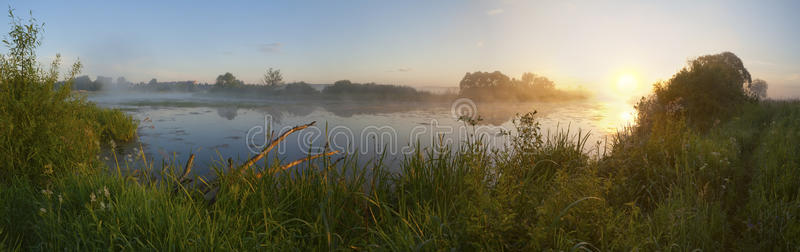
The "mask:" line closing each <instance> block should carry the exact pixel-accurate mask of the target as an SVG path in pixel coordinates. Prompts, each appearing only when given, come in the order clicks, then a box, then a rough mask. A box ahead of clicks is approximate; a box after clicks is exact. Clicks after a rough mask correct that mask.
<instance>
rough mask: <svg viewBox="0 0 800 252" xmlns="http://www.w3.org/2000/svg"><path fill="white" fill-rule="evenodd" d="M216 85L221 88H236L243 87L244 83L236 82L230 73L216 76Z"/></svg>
mask: <svg viewBox="0 0 800 252" xmlns="http://www.w3.org/2000/svg"><path fill="white" fill-rule="evenodd" d="M216 85H217V86H218V87H222V88H236V87H242V86H244V82H242V81H240V80H237V79H236V77H235V76H233V74H231V73H225V74H222V75H220V76H217V83H216Z"/></svg>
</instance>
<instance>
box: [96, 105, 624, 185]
mask: <svg viewBox="0 0 800 252" xmlns="http://www.w3.org/2000/svg"><path fill="white" fill-rule="evenodd" d="M87 97H88V99H89V100H91V101H93V102H96V103H97V104H99V105H100V106H104V107H114V108H120V109H123V110H125V111H126V112H127V113H129V114H130V115H132V116H133V117H134V118H135V119H137V120H139V122H140V124H139V129H138V141H133V142H131V143H126V144H123V145H120V146H118V147H117V150H116V151H117V156H118V160H119V161H120V162H126V161H127V162H130V163H134V164H133V165H132V167H135V166H136V164H135V163H136V162H141V161H140V160H138V159H136V158H134V157H135V156H136V154H137V153H138V148H140V146H141V148H143V150H144V152H145V154H146V155H147V158H148V160H149V161H150V162H156V163H160V162H161V161H162V160H164V161H166V162H174V161H177V162H180V163H185V162H186V160H187V159H188V156H189V155H190V154H191V153H193V154H195V155H196V156H197V158H196V159H195V169H194V171H193V172H194V173H195V174H197V175H207V174H209V173H210V172H212V171H213V170H212V169H211V167H212V165H215V164H216V165H217V166H218V167H221V166H222V165H220V164H222V163H223V161H224V160H226V159H227V158H229V157H230V158H233V159H234V160H238V161H243V160H246V159H247V158H249V157H251V156H253V155H255V154H257V153H258V151H260V150H261V149H262V148H263V147H264V145H265V143H266V142H268V140H266V139H269V135H268V134H266V133H268V132H273V133H274V134H275V135H278V134H280V133H282V132H284V131H286V130H288V129H290V128H291V127H294V126H297V125H302V124H307V123H310V122H312V121H316V122H317V124H316V125H315V126H313V127H311V128H309V129H306V130H303V131H301V132H299V133H296V134H292V135H290V136H289V137H288V138H287V140H286V141H284V142H283V143H282V144H281V145H280V146H278V151H277V152H275V153H277V154H275V155H277V158H279V159H281V160H295V159H299V158H303V157H306V156H307V155H309V154H316V153H320V152H321V151H322V150H323V148H324V146H325V145H326V142H327V143H328V144H329V148H331V149H333V150H339V151H342V152H344V153H347V154H349V155H352V154H358V156H359V162H360V163H361V164H368V163H369V162H370V161H374V160H376V159H378V158H380V157H381V156H382V155H384V160H383V161H384V163H385V164H386V165H388V166H389V167H397V166H398V165H399V163H400V161H401V160H402V158H403V155H404V154H408V153H411V152H413V150H414V149H416V148H417V144H419V148H422V149H429V148H433V147H436V146H434V144H438V143H443V144H454V146H457V145H458V144H459V143H462V142H463V141H466V140H467V139H468V137H470V136H472V137H475V136H476V135H477V137H480V138H482V139H483V140H482V141H484V142H486V143H488V144H489V145H490V146H492V147H495V148H499V149H502V148H504V147H505V144H506V140H507V139H506V138H507V137H506V136H503V135H502V134H501V132H503V131H511V132H513V130H514V126H513V124H512V121H511V120H512V119H513V118H514V116H515V115H516V114H523V113H527V112H531V111H537V112H538V113H537V117H538V120H539V122H540V123H541V128H542V132H543V133H544V134H545V135H546V134H547V133H548V132H554V131H556V130H570V134H572V135H575V134H578V132H579V130H580V132H581V134H583V135H585V134H586V133H591V135H590V137H589V141H588V143H589V144H588V146H587V147H586V148H587V150H586V151H590V152H595V151H597V148H600V150H601V151H602V149H603V148H604V144H603V143H604V141H605V140H606V138H607V137H609V135H610V134H613V133H615V132H616V129H617V128H618V127H620V126H622V125H624V124H625V123H627V122H629V121H630V117H628V116H625V115H626V114H630V113H631V111H632V107H631V106H630V105H627V104H617V103H609V102H601V101H596V100H591V99H590V100H586V101H573V102H549V103H544V102H514V103H511V102H492V103H474V102H472V101H471V100H468V99H460V100H454V101H440V102H402V101H389V102H386V101H353V100H346V101H343V100H322V101H320V100H312V99H294V100H284V99H281V100H276V99H240V98H233V97H227V96H226V97H210V96H204V95H198V94H193V93H139V92H97V93H90V94H89V95H88V96H87ZM457 110H458V111H457ZM463 110H466V111H463ZM463 112H466V113H469V115H471V116H476V115H477V116H480V117H481V118H482V121H480V122H479V123H478V124H477V125H476V126H474V127H472V126H469V125H467V124H465V123H464V122H463V121H459V120H458V119H457V118H458V117H457V116H456V115H455V114H454V113H463ZM326 135H327V136H328V137H327V141H326V137H325V136H326ZM598 142H600V145H597V144H598ZM434 149H435V148H434ZM271 155H272V154H271ZM271 157H274V156H271ZM101 159H103V160H106V161H107V162H113V160H114V159H113V157H112V156H111V155H110V153H109V152H105V153H104V154H103V156H102V157H101ZM272 160H273V159H270V162H271V161H272Z"/></svg>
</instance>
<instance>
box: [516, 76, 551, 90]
mask: <svg viewBox="0 0 800 252" xmlns="http://www.w3.org/2000/svg"><path fill="white" fill-rule="evenodd" d="M520 81H521V82H522V83H521V84H522V85H525V86H527V87H531V88H534V89H554V88H555V84H554V83H553V81H551V80H550V79H548V78H547V77H544V76H539V75H536V74H534V73H524V74H522V77H521V78H520Z"/></svg>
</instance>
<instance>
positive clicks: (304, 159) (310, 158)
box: [256, 151, 339, 178]
mask: <svg viewBox="0 0 800 252" xmlns="http://www.w3.org/2000/svg"><path fill="white" fill-rule="evenodd" d="M336 153H339V151H331V152H328V153H320V154H317V155H313V156H308V157H304V158H301V159H298V160H295V161H292V162H291V163H288V164H285V165H282V166H281V167H279V168H278V169H277V170H271V171H270V173H272V172H274V171H283V170H286V169H289V168H292V167H293V166H295V165H299V164H301V163H303V162H306V161H309V160H313V159H317V158H319V157H324V156H330V155H333V154H336ZM262 176H264V171H261V172H259V173H256V178H261V177H262Z"/></svg>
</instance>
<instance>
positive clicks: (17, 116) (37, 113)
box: [0, 12, 136, 182]
mask: <svg viewBox="0 0 800 252" xmlns="http://www.w3.org/2000/svg"><path fill="white" fill-rule="evenodd" d="M9 16H10V17H11V19H12V23H11V24H12V30H11V32H9V34H8V37H9V39H7V40H4V41H3V42H4V43H5V45H6V46H7V47H8V48H9V51H8V52H7V53H6V54H3V55H1V56H0V180H2V181H4V182H8V181H9V180H10V179H11V178H12V177H22V178H25V179H32V180H35V181H40V182H41V181H44V179H45V178H47V177H54V176H57V175H59V174H61V173H63V172H68V171H70V170H73V169H74V168H76V167H82V166H83V167H85V166H89V165H91V163H92V162H94V160H96V159H95V155H96V154H97V153H98V152H99V148H100V145H99V142H100V140H101V137H102V136H101V135H105V136H106V137H107V138H111V139H117V140H129V139H131V138H132V135H133V133H134V132H135V129H136V126H135V125H136V123H135V122H132V121H131V119H130V117H129V116H126V115H125V114H124V113H122V112H121V111H119V110H105V109H100V108H97V107H96V106H95V105H94V104H91V103H88V102H86V100H85V99H83V98H81V97H75V96H73V95H72V93H71V85H72V82H73V80H74V76H75V75H76V74H77V73H78V71H79V70H80V68H81V65H80V63H75V64H74V65H73V66H72V69H71V71H70V72H69V74H68V75H67V76H68V78H67V81H66V82H65V84H64V85H63V86H61V87H60V88H56V87H55V84H56V82H57V81H58V76H59V72H58V68H59V66H60V56H59V55H57V56H56V59H55V60H54V61H53V62H52V64H51V66H50V68H49V69H45V68H43V67H42V66H40V65H39V64H38V62H37V61H36V59H37V58H36V47H37V46H39V45H40V44H41V41H40V39H41V37H40V32H41V30H42V26H41V25H39V24H36V21H35V19H33V18H31V19H30V20H28V22H27V23H23V22H22V20H21V19H19V18H16V17H14V15H13V13H12V12H9Z"/></svg>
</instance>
